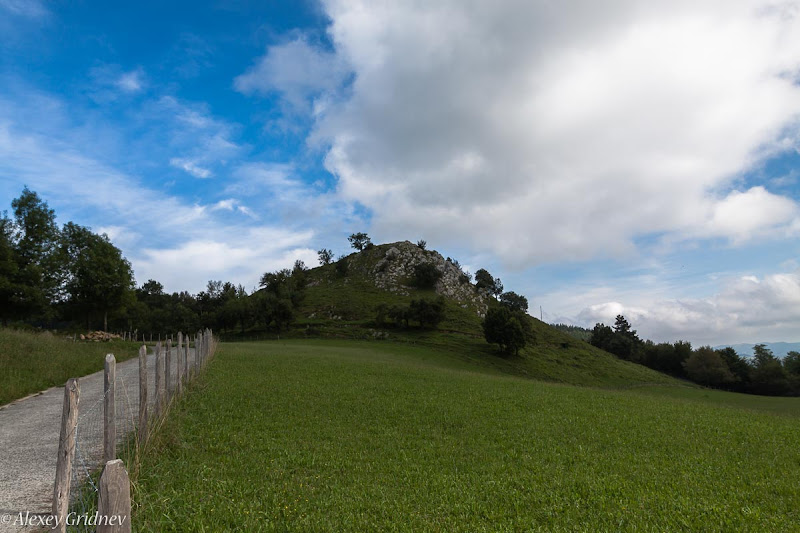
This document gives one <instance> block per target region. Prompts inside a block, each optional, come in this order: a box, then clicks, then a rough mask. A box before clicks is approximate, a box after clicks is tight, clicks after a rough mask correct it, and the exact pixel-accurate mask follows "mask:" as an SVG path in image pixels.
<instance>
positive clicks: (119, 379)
mask: <svg viewBox="0 0 800 533" xmlns="http://www.w3.org/2000/svg"><path fill="white" fill-rule="evenodd" d="M182 337H183V336H182V335H181V334H178V336H177V339H180V340H178V342H176V343H175V345H173V344H172V343H171V341H169V340H168V341H167V342H166V344H165V345H164V346H162V345H161V343H159V344H157V345H156V346H155V347H153V348H152V350H151V351H150V353H147V349H146V347H144V346H143V347H142V352H140V357H139V360H138V363H139V364H138V365H137V364H136V363H137V360H130V361H128V362H126V363H121V364H120V365H116V362H115V361H114V360H113V357H107V359H106V371H105V374H104V379H102V380H99V379H98V376H92V377H88V378H85V379H81V380H80V394H79V396H80V401H79V407H78V416H77V422H76V423H75V425H74V427H72V428H71V429H68V430H67V431H68V432H69V431H71V435H72V436H73V437H74V455H72V460H71V466H70V472H69V473H68V479H69V489H68V490H69V507H68V513H69V516H70V517H72V520H66V521H65V525H66V528H65V529H66V530H67V531H79V532H89V531H92V532H93V531H95V530H96V524H95V523H94V522H93V521H92V520H91V517H93V516H95V513H96V512H97V511H98V495H99V492H100V483H99V479H100V475H101V471H102V467H103V466H104V465H105V464H106V463H107V462H108V461H109V460H112V459H116V458H120V459H122V460H123V462H124V463H125V466H126V467H127V470H128V471H129V472H130V473H131V474H132V475H131V479H135V477H136V475H137V474H138V456H139V452H140V448H141V447H142V446H143V445H144V444H145V442H146V438H147V433H148V431H149V429H150V428H153V427H154V426H155V425H156V422H157V420H158V419H159V417H163V416H165V415H166V414H167V413H168V411H169V405H170V403H171V402H172V401H174V400H175V399H176V398H177V397H178V396H179V395H180V393H181V391H182V390H184V389H185V387H186V385H188V383H189V381H190V380H191V379H192V378H193V377H194V376H196V375H197V373H198V372H199V371H200V369H201V368H203V366H204V365H205V363H206V362H207V361H208V359H209V358H210V357H211V355H213V352H214V349H215V346H216V341H215V340H214V338H213V335H212V333H211V331H210V330H206V331H205V332H203V333H198V334H197V335H195V336H194V337H193V338H191V339H190V338H189V336H186V339H185V340H183V338H182ZM109 366H110V368H109ZM110 375H113V387H112V386H110V383H111V382H112V381H111V380H110V378H109V376H110ZM140 391H142V392H141V393H142V394H144V397H145V398H146V405H147V409H143V407H142V405H141V404H140V401H139V397H140ZM66 411H67V408H66V403H65V420H66ZM143 414H144V418H142V416H143ZM106 419H108V420H109V423H106ZM112 420H113V424H112V423H111V421H112ZM140 420H143V422H140ZM62 423H63V421H62ZM142 424H144V427H143V428H142V427H141V426H142ZM63 438H64V437H63V435H62V439H63ZM109 442H112V443H113V444H110V445H109V444H108V443H109ZM59 459H61V452H59ZM68 464H69V462H68ZM64 489H66V487H64ZM62 490H63V489H62ZM58 493H59V487H58V478H57V479H56V487H55V488H54V507H53V509H54V514H58V511H57V506H56V499H57V495H58Z"/></svg>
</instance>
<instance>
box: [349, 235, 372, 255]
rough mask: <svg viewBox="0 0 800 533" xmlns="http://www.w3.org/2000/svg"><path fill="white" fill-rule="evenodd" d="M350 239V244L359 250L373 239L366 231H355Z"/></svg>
mask: <svg viewBox="0 0 800 533" xmlns="http://www.w3.org/2000/svg"><path fill="white" fill-rule="evenodd" d="M347 240H348V241H350V246H352V247H353V248H355V249H356V250H358V251H359V252H360V251H362V250H364V249H365V248H367V247H368V246H369V245H370V244H372V241H370V240H369V236H368V235H367V234H366V233H361V232H359V233H353V234H352V235H350V236H349V237H348V238H347Z"/></svg>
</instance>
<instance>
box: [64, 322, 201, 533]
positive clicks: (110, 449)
mask: <svg viewBox="0 0 800 533" xmlns="http://www.w3.org/2000/svg"><path fill="white" fill-rule="evenodd" d="M177 337H178V338H177V341H178V342H177V345H176V347H175V348H176V349H175V350H173V347H172V339H171V338H169V339H167V341H166V346H165V348H164V349H163V350H162V346H161V342H159V343H158V344H156V346H155V369H156V375H155V398H154V400H155V402H154V409H153V416H152V417H151V418H150V420H149V421H148V405H147V347H146V346H144V345H143V346H142V347H141V348H140V349H139V424H138V431H137V436H136V438H137V445H138V448H139V450H141V449H142V446H143V445H144V443H145V442H146V441H147V438H148V429H149V427H150V425H152V424H153V423H154V422H155V421H156V420H157V419H159V418H160V417H161V416H163V415H164V414H166V413H167V411H168V410H169V406H170V404H171V403H172V401H173V400H174V399H175V398H177V397H178V396H180V395H181V393H182V392H183V388H184V385H186V384H187V383H188V381H189V380H190V379H191V378H192V377H194V376H196V375H197V374H198V373H199V372H200V370H201V369H202V368H204V367H205V365H206V364H207V363H208V361H209V359H210V358H211V356H212V355H213V354H214V349H215V347H216V342H215V340H214V337H213V334H212V332H211V330H210V329H207V330H205V331H203V332H198V333H197V335H196V336H195V338H194V346H195V350H194V360H192V358H191V356H190V353H189V342H190V340H189V336H188V335H187V336H186V337H185V342H184V337H183V335H182V334H181V333H178V336H177ZM162 352H163V353H162ZM173 353H174V354H175V357H176V358H177V360H176V365H175V367H176V374H175V376H174V378H173V377H172V366H173V365H172V355H173ZM162 359H163V361H162ZM162 374H163V375H162ZM162 382H163V386H162ZM103 393H104V396H103V464H104V468H103V473H102V474H101V476H100V483H99V485H98V489H97V491H98V508H97V510H98V516H99V517H121V518H122V519H116V520H115V521H114V523H112V524H109V523H99V524H98V527H97V531H98V532H99V533H104V532H112V531H113V532H123V531H130V530H131V523H130V514H131V498H130V479H129V477H128V472H127V470H126V469H125V466H124V464H123V463H122V460H120V459H117V431H116V404H115V395H116V359H115V358H114V355H113V354H108V355H106V360H105V368H104V378H103ZM79 400H80V384H79V382H78V379H77V378H71V379H70V380H69V381H67V383H66V385H65V387H64V408H63V413H62V417H61V433H60V436H59V442H58V460H57V464H56V477H55V485H54V488H53V516H54V517H55V518H54V522H55V523H56V524H57V527H56V528H55V529H54V531H61V532H63V531H66V525H67V524H66V517H67V514H68V513H69V506H70V480H71V476H72V468H73V462H74V458H75V444H76V443H75V437H76V427H77V422H78V403H79ZM120 522H121V524H120Z"/></svg>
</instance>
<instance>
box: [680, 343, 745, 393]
mask: <svg viewBox="0 0 800 533" xmlns="http://www.w3.org/2000/svg"><path fill="white" fill-rule="evenodd" d="M683 366H684V368H685V369H686V375H687V376H688V377H689V379H691V380H692V381H694V382H695V383H699V384H701V385H706V386H709V387H722V386H725V385H728V384H730V383H733V382H734V380H735V379H736V378H735V377H734V375H733V373H732V372H731V371H730V369H729V368H728V364H727V363H726V362H725V360H724V359H723V358H722V357H721V356H720V355H719V354H718V353H717V352H715V351H714V350H713V348H711V347H710V346H702V347H700V348H698V349H697V350H695V351H694V353H692V355H691V356H690V357H689V358H688V359H687V360H686V362H685V363H684V364H683Z"/></svg>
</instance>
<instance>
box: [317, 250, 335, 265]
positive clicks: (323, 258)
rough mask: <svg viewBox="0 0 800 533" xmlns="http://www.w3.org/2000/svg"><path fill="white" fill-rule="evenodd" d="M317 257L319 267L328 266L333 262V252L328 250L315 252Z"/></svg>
mask: <svg viewBox="0 0 800 533" xmlns="http://www.w3.org/2000/svg"><path fill="white" fill-rule="evenodd" d="M317 257H319V264H320V265H330V264H331V261H333V251H332V250H329V249H328V248H323V249H322V250H318V251H317Z"/></svg>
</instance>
